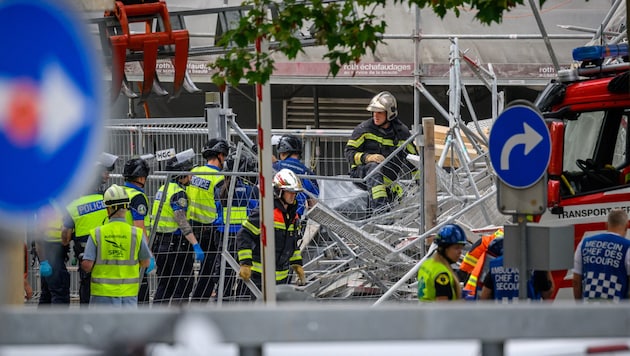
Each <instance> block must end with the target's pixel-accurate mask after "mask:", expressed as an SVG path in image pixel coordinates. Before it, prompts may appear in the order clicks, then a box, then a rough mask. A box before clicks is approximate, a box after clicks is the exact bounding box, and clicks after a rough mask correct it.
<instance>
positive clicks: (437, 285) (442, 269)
mask: <svg viewBox="0 0 630 356" xmlns="http://www.w3.org/2000/svg"><path fill="white" fill-rule="evenodd" d="M433 243H434V244H436V245H437V246H438V248H437V253H435V254H434V255H433V256H432V257H431V258H428V259H426V260H425V261H424V262H423V263H422V265H421V266H420V269H419V270H418V299H419V300H420V301H421V302H431V301H443V300H457V299H461V297H462V291H461V287H460V286H459V279H458V278H457V275H456V274H455V272H454V271H453V268H452V267H451V265H452V264H453V263H455V262H457V261H458V260H459V258H460V257H461V255H462V250H463V248H464V245H465V244H466V233H465V232H464V230H463V229H462V228H461V227H460V226H459V225H456V224H448V225H444V227H442V228H441V229H440V231H438V233H437V235H436V236H435V238H434V239H433Z"/></svg>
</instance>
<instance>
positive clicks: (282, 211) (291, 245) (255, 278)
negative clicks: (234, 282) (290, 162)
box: [236, 169, 306, 289]
mask: <svg viewBox="0 0 630 356" xmlns="http://www.w3.org/2000/svg"><path fill="white" fill-rule="evenodd" d="M273 187H274V189H273V191H274V210H273V219H274V236H275V240H274V241H275V250H276V251H275V254H276V284H287V283H289V266H290V267H291V268H292V269H293V270H294V271H295V272H296V274H297V275H298V281H297V282H298V284H300V285H303V284H305V283H306V277H305V275H304V268H303V267H302V254H301V253H300V250H299V247H298V222H299V218H298V215H297V208H298V206H297V202H296V195H297V193H299V192H301V191H302V184H301V182H300V179H299V178H297V176H296V175H295V173H293V172H292V171H290V170H288V169H282V170H280V171H279V172H278V173H276V174H275V176H274V177H273ZM260 245H261V244H260V207H256V208H255V209H254V210H253V211H252V214H251V215H250V216H249V217H248V218H247V220H246V221H245V222H244V223H243V227H242V228H241V230H240V231H239V232H238V234H237V235H236V246H237V250H238V259H239V263H240V270H239V276H240V277H241V278H242V279H244V280H250V279H251V281H252V282H254V284H255V285H256V286H257V287H258V288H259V289H260V288H261V287H262V262H261V260H262V258H261V246H260Z"/></svg>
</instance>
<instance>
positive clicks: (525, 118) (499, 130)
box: [489, 105, 551, 189]
mask: <svg viewBox="0 0 630 356" xmlns="http://www.w3.org/2000/svg"><path fill="white" fill-rule="evenodd" d="M489 153H490V162H491V163H492V167H493V168H494V170H495V172H496V174H497V176H498V177H499V179H500V180H501V181H502V182H504V183H505V184H506V185H508V186H510V187H512V188H517V189H525V188H528V187H531V186H532V185H534V184H535V183H536V182H538V181H539V180H540V179H541V178H542V177H543V176H544V175H545V172H546V171H547V166H548V165H549V159H550V158H551V138H550V136H549V130H547V125H546V124H545V120H544V119H543V118H542V116H541V115H540V114H539V113H538V111H536V110H535V109H533V108H532V107H529V106H527V105H514V106H510V107H508V108H507V109H505V110H504V111H503V112H502V113H501V115H499V117H497V119H496V120H495V122H494V124H493V125H492V130H491V131H490V138H489Z"/></svg>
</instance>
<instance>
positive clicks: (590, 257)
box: [573, 209, 630, 301]
mask: <svg viewBox="0 0 630 356" xmlns="http://www.w3.org/2000/svg"><path fill="white" fill-rule="evenodd" d="M607 230H608V231H607V232H604V233H601V234H597V235H594V236H589V237H586V238H584V239H582V241H580V243H579V244H578V246H577V248H576V249H575V255H574V258H573V297H574V298H575V299H576V300H585V301H597V300H614V301H619V300H622V299H624V300H625V299H628V291H629V288H628V276H629V275H630V252H629V251H630V241H628V239H626V232H627V231H628V214H627V213H626V212H625V210H622V209H613V210H611V211H610V213H608V222H607Z"/></svg>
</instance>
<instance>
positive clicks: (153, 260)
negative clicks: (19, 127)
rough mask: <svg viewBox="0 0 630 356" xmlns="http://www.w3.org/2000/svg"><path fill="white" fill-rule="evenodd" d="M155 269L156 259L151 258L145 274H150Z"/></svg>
mask: <svg viewBox="0 0 630 356" xmlns="http://www.w3.org/2000/svg"><path fill="white" fill-rule="evenodd" d="M154 269H155V257H153V256H151V259H150V260H149V267H147V269H146V270H145V271H144V274H149V273H151V272H152V271H153V270H154Z"/></svg>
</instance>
